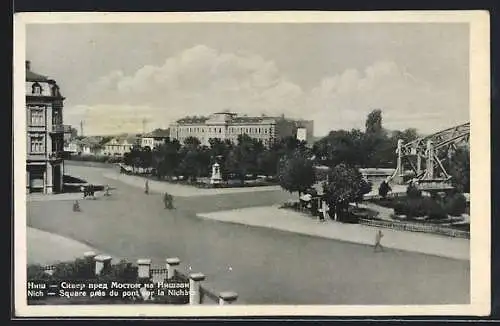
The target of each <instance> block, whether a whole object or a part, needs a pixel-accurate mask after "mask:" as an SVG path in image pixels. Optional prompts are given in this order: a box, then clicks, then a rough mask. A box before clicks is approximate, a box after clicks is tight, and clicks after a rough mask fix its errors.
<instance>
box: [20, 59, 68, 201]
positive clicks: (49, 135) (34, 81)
mask: <svg viewBox="0 0 500 326" xmlns="http://www.w3.org/2000/svg"><path fill="white" fill-rule="evenodd" d="M25 86H26V120H27V121H26V127H27V128H26V129H27V137H26V139H27V141H26V147H27V156H26V191H27V192H28V193H33V192H41V193H46V194H50V193H53V192H54V193H58V192H62V190H63V176H64V160H63V157H64V156H63V154H64V134H65V132H67V131H68V130H69V129H68V126H64V125H63V102H64V97H63V96H62V95H61V93H60V91H59V86H58V85H57V83H56V81H54V80H52V79H49V78H48V77H46V76H42V75H39V74H37V73H34V72H33V71H31V66H30V62H29V61H26V83H25Z"/></svg>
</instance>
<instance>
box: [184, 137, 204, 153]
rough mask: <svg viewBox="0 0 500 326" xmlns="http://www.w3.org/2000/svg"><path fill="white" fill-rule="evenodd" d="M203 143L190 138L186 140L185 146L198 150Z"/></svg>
mask: <svg viewBox="0 0 500 326" xmlns="http://www.w3.org/2000/svg"><path fill="white" fill-rule="evenodd" d="M200 144H201V142H200V140H199V139H198V138H196V137H192V136H189V137H187V138H186V139H185V140H184V146H185V147H187V148H189V149H191V150H192V149H196V148H198V146H200Z"/></svg>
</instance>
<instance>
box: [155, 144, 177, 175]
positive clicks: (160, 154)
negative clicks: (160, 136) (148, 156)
mask: <svg viewBox="0 0 500 326" xmlns="http://www.w3.org/2000/svg"><path fill="white" fill-rule="evenodd" d="M180 148H181V144H180V143H179V141H178V140H177V139H174V140H170V139H167V140H166V141H165V143H163V144H162V145H161V146H159V147H157V148H155V149H154V151H153V158H152V161H153V167H154V169H155V171H156V175H157V176H158V178H160V179H163V178H164V177H165V176H169V177H171V176H172V175H174V174H175V172H177V170H178V168H179V162H180V159H181V157H180V154H179V150H180Z"/></svg>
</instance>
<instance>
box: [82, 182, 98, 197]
mask: <svg viewBox="0 0 500 326" xmlns="http://www.w3.org/2000/svg"><path fill="white" fill-rule="evenodd" d="M80 190H81V192H82V193H83V198H87V197H92V198H95V187H94V185H92V184H89V185H87V186H81V187H80Z"/></svg>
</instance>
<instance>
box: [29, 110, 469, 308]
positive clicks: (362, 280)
mask: <svg viewBox="0 0 500 326" xmlns="http://www.w3.org/2000/svg"><path fill="white" fill-rule="evenodd" d="M377 119H378V118H377V116H376V114H375V119H374V120H375V121H377ZM368 120H370V119H368ZM372 120H373V117H372ZM380 120H381V119H380ZM379 122H380V123H379V125H381V121H379ZM375 125H377V123H375ZM370 126H372V124H369V123H368V122H367V130H366V132H365V133H357V132H356V131H349V132H344V131H342V132H332V133H331V134H330V135H329V136H327V137H325V139H324V140H323V141H320V142H319V143H317V144H316V145H315V146H316V147H315V148H314V151H315V152H316V154H318V155H320V154H321V153H323V157H321V159H322V162H323V163H324V164H327V165H328V166H331V170H330V171H329V172H328V178H329V182H326V183H325V182H323V183H322V185H323V190H324V191H325V193H326V194H327V198H330V202H328V206H330V207H332V209H330V211H331V212H335V214H330V217H332V216H340V219H337V220H334V219H330V220H328V221H326V222H325V223H321V222H320V221H319V220H318V218H317V215H314V212H312V213H313V214H310V215H308V214H304V212H297V211H294V210H284V209H280V208H279V207H280V206H281V205H283V204H284V203H286V202H294V201H295V202H297V201H299V198H300V196H301V195H303V194H304V193H307V192H308V191H309V190H310V189H311V187H313V186H314V185H315V184H318V179H319V178H318V177H317V176H316V174H315V173H314V169H313V165H312V161H311V160H309V159H307V158H308V157H309V154H310V149H307V148H306V147H304V146H302V145H301V144H300V143H297V142H295V143H294V142H290V143H289V144H288V147H287V146H286V145H287V144H285V146H283V147H282V150H283V151H284V152H283V153H282V154H280V155H276V153H277V151H276V150H275V151H269V152H266V151H261V152H258V151H256V150H255V149H256V146H257V145H256V144H254V143H252V141H250V142H247V143H245V140H244V139H243V142H242V144H240V145H241V146H237V147H236V150H235V149H234V148H233V149H232V150H231V152H230V153H225V152H224V151H226V150H227V148H226V147H224V146H223V144H221V143H217V144H215V145H214V147H217V146H219V149H220V152H219V153H217V155H212V157H219V156H222V158H225V157H228V158H231V160H233V161H231V160H230V161H228V162H227V164H226V162H225V161H224V160H222V161H219V162H220V164H221V165H222V166H223V167H224V168H225V167H226V166H231V164H232V165H233V166H234V167H235V168H234V169H233V171H237V172H238V173H237V175H238V176H239V178H241V180H240V181H242V183H244V181H245V176H247V175H254V174H259V173H264V172H269V171H265V169H263V168H262V167H263V166H267V167H269V168H272V169H275V172H277V173H278V177H277V181H276V182H275V183H274V184H273V183H269V184H265V185H260V186H255V187H203V186H199V185H198V179H200V178H203V176H204V175H207V174H208V175H209V174H210V169H208V170H207V171H205V172H203V171H202V169H201V168H200V167H199V166H197V165H196V164H197V163H196V162H198V158H199V157H198V156H199V155H201V157H202V158H204V159H206V160H207V161H206V162H205V161H203V162H205V163H207V164H203V167H204V168H206V167H209V166H210V164H208V163H209V162H210V157H211V155H209V154H207V153H203V151H204V150H207V149H201V154H200V152H199V148H198V145H194V144H193V143H189V142H188V145H187V146H188V147H189V146H191V148H188V149H186V150H187V152H186V153H184V154H185V156H184V159H182V160H178V159H177V158H176V159H173V158H175V157H176V155H178V153H179V152H177V151H171V150H170V149H169V150H168V151H166V152H162V149H161V148H160V149H157V150H155V151H156V152H155V153H152V154H156V157H157V158H158V156H161V155H167V157H169V158H170V159H167V160H157V159H156V160H157V161H156V163H155V170H156V171H157V172H156V175H155V176H144V175H139V173H123V171H120V169H119V168H118V167H117V166H116V165H112V164H108V165H106V164H103V165H102V166H90V165H91V164H84V163H82V162H72V161H67V162H66V165H67V166H66V169H67V171H68V174H69V175H71V176H73V177H77V178H80V179H83V180H86V181H87V182H89V183H91V184H94V185H102V186H104V185H110V186H111V188H112V189H113V190H112V192H111V196H100V195H99V192H98V194H97V198H96V200H83V198H82V194H81V193H79V192H75V193H64V194H58V195H53V196H52V197H53V199H51V200H42V199H39V200H30V198H28V203H27V223H28V227H30V228H35V229H39V230H43V231H46V232H50V233H54V234H58V235H61V236H64V237H67V238H70V239H74V240H76V241H79V242H82V243H84V244H86V245H88V246H89V247H91V248H94V250H96V251H99V252H103V253H106V254H108V255H111V256H113V257H116V258H117V259H118V258H124V259H127V260H129V261H132V262H133V261H136V260H138V259H141V258H145V257H147V258H150V259H151V260H152V263H153V265H162V264H164V260H165V258H166V257H182V262H183V263H182V265H181V267H180V269H181V270H183V271H185V272H186V273H189V272H193V271H196V272H198V271H202V272H203V273H204V274H205V275H206V276H207V279H206V283H207V284H208V285H209V286H211V287H212V288H216V289H220V290H225V289H231V290H232V291H235V292H237V293H238V296H239V299H238V303H240V304H358V305H360V304H444V303H447V304H450V303H453V304H465V303H468V302H469V297H470V293H469V291H470V275H469V274H470V266H469V240H468V239H460V238H453V237H443V236H438V235H434V234H426V233H416V232H406V231H397V230H390V229H387V230H384V232H385V233H386V238H385V239H384V241H385V242H383V244H384V245H385V246H386V248H385V250H384V251H383V252H378V253H374V251H373V247H372V246H373V241H374V235H375V230H377V228H375V227H370V226H365V225H359V224H353V225H350V224H345V223H342V222H343V221H342V217H343V216H344V214H347V215H348V214H349V212H351V211H352V208H351V207H352V206H351V205H349V204H350V202H356V203H358V204H360V203H361V204H362V202H363V196H364V195H366V194H369V193H370V192H373V191H375V192H377V190H378V189H377V188H378V187H376V186H373V185H370V184H369V183H368V182H366V180H365V179H363V177H362V175H361V173H359V172H358V170H357V169H356V168H353V166H356V162H354V161H355V160H356V159H363V160H371V162H365V164H375V163H377V162H378V163H380V164H377V165H379V166H382V167H384V166H385V167H387V166H392V164H393V163H395V156H396V155H394V152H392V153H391V154H388V155H387V156H383V155H380V153H381V152H383V150H381V149H380V147H379V148H377V146H384V150H385V151H386V153H389V152H391V151H392V148H391V147H390V145H391V144H392V145H394V144H395V143H397V141H395V138H386V139H385V140H386V141H387V143H385V142H384V139H383V137H382V136H381V134H378V132H380V131H381V128H378V129H377V127H375V128H373V127H370ZM412 132H413V131H407V132H406V134H405V135H406V136H408V137H410V136H411V134H412ZM397 136H398V138H401V136H402V135H401V134H399V135H397ZM403 136H404V135H403ZM381 137H382V140H380V138H381ZM353 139H358V141H359V143H358V144H357V145H356V144H352V143H351V144H349V142H350V141H352V140H353ZM361 139H363V141H361ZM374 139H375V140H374ZM377 139H378V140H377ZM413 139H416V138H415V137H413ZM411 140H412V139H411V137H410V139H408V143H409V142H411ZM366 142H378V143H377V144H378V145H377V146H375V147H374V145H373V143H372V144H371V145H370V146H369V147H367V145H366ZM170 144H172V143H169V144H166V145H165V147H167V149H168V147H169V146H171V145H170ZM252 144H253V145H252ZM346 144H347V145H346ZM174 145H175V144H174ZM361 145H362V146H361ZM175 146H178V144H177V145H175ZM367 148H369V149H370V150H371V149H373V148H375V149H376V151H373V150H372V151H371V154H370V155H359V152H357V153H358V154H357V155H356V154H355V152H353V151H354V150H355V151H360V150H368V149H367ZM178 149H180V148H178ZM180 150H181V149H180ZM181 151H182V150H181ZM137 152H139V150H137ZM140 153H142V152H140ZM224 153H225V154H224ZM329 153H330V154H329ZM332 153H333V154H332ZM142 155H143V154H142ZM377 155H379V156H378V157H377ZM138 157H139V158H140V157H143V158H144V157H146V160H144V159H143V160H142V161H141V160H140V159H137V157H136V158H133V157H132V158H131V157H130V155H129V156H128V157H127V158H126V160H130V161H129V162H131V164H127V165H134V164H135V165H136V168H139V167H141V168H144V167H146V165H145V163H144V162H145V161H147V156H144V155H143V156H138ZM150 157H151V159H152V161H154V160H153V158H154V157H155V156H153V155H151V156H150ZM266 157H267V161H266V160H264V158H266ZM283 157H286V158H287V159H285V160H283V159H282V158H283ZM258 158H260V159H258ZM273 160H274V161H273ZM152 161H151V162H152ZM174 161H177V162H179V165H178V166H174V165H169V164H172V162H174ZM134 162H135V163H134ZM141 162H142V163H141ZM266 162H267V163H266ZM270 162H274V163H272V164H271V163H270ZM236 163H238V164H236ZM264 163H266V164H264ZM141 165H142V166H141ZM259 166H260V168H261V170H260V171H258V170H259ZM424 167H425V166H424ZM179 168H182V169H183V171H182V174H183V175H184V176H185V177H187V179H188V180H187V182H179V181H178V180H173V178H174V176H175V174H178V172H177V171H175V169H179ZM448 170H450V171H455V170H458V168H455V167H454V166H453V165H452V164H450V165H449V168H448ZM158 171H159V172H158ZM279 171H284V172H283V173H280V172H279ZM452 173H453V172H452ZM266 175H272V173H266ZM455 175H458V174H455ZM164 179H168V180H164ZM464 179H466V177H463V178H462V179H460V181H461V183H460V184H456V186H458V187H464V184H465V183H466V182H467V181H465V182H462V181H463V180H464ZM146 180H148V191H147V193H145V191H144V185H145V181H146ZM453 180H454V182H456V181H457V180H458V178H455V179H453ZM339 182H342V183H341V184H340V183H339ZM465 186H466V185H465ZM373 188H375V189H373ZM460 191H461V192H465V191H466V189H465V188H463V189H460ZM165 193H168V194H171V195H172V196H173V198H174V199H173V201H174V208H173V209H165V207H164V203H163V200H162V198H163V196H164V194H165ZM421 195H422V194H421V193H419V195H418V196H417V197H419V196H421ZM424 197H425V196H424ZM419 198H420V197H419ZM74 200H79V202H80V207H81V211H79V212H73V211H72V209H71V205H72V202H73V201H74ZM433 200H434V199H433ZM309 208H310V207H309ZM405 209H407V208H405ZM403 211H404V209H403ZM405 212H406V213H407V212H408V209H407V211H405ZM400 213H401V212H400ZM400 215H401V214H400ZM407 215H408V216H409V215H411V214H408V213H407ZM408 216H407V217H408ZM28 247H29V243H28ZM45 250H47V251H52V252H54V254H55V255H57V248H50V247H49V248H45Z"/></svg>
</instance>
